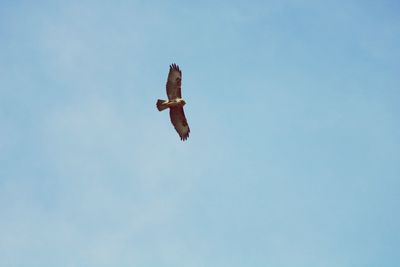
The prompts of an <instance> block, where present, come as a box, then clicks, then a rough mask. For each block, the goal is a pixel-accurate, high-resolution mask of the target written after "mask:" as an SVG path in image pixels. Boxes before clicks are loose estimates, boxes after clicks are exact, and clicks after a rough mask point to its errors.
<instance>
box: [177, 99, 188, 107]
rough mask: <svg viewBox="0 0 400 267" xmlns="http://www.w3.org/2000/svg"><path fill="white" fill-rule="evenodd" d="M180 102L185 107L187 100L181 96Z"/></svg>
mask: <svg viewBox="0 0 400 267" xmlns="http://www.w3.org/2000/svg"><path fill="white" fill-rule="evenodd" d="M178 102H179V103H180V104H181V105H182V107H183V106H184V105H186V102H185V100H183V98H180V99H179V100H178Z"/></svg>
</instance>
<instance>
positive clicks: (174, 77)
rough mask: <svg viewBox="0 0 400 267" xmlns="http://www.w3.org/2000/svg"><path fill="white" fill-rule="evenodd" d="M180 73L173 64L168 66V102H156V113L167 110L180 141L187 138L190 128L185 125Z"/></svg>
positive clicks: (177, 67) (159, 100)
mask: <svg viewBox="0 0 400 267" xmlns="http://www.w3.org/2000/svg"><path fill="white" fill-rule="evenodd" d="M181 82H182V71H181V70H180V69H179V66H178V65H176V64H175V63H174V64H172V65H170V66H169V73H168V79H167V96H168V100H161V99H158V100H157V104H156V105H157V109H158V111H163V110H164V109H167V108H169V116H170V118H171V122H172V124H173V125H174V127H175V130H176V131H177V132H178V134H179V136H180V137H181V140H182V141H185V140H186V139H187V138H188V137H189V133H190V128H189V125H188V123H187V120H186V117H185V112H184V111H183V106H184V105H185V104H186V102H185V100H183V98H182V94H181Z"/></svg>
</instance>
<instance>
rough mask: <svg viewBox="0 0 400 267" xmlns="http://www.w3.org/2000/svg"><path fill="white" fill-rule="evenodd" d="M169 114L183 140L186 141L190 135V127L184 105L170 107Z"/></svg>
mask: <svg viewBox="0 0 400 267" xmlns="http://www.w3.org/2000/svg"><path fill="white" fill-rule="evenodd" d="M169 116H170V117H171V122H172V124H173V125H174V127H175V130H176V131H177V132H178V134H179V136H180V137H181V140H183V141H185V140H186V139H187V138H188V137H189V133H190V128H189V125H188V123H187V120H186V117H185V112H184V111H183V107H175V108H170V109H169Z"/></svg>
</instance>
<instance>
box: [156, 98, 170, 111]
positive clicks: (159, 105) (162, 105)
mask: <svg viewBox="0 0 400 267" xmlns="http://www.w3.org/2000/svg"><path fill="white" fill-rule="evenodd" d="M164 102H165V101H164V100H161V99H158V100H157V109H158V111H163V110H164V109H167V108H168V105H166V104H165V103H164Z"/></svg>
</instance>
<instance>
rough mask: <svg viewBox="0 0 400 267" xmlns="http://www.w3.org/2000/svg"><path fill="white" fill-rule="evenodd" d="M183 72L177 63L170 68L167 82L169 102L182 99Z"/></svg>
mask: <svg viewBox="0 0 400 267" xmlns="http://www.w3.org/2000/svg"><path fill="white" fill-rule="evenodd" d="M181 82H182V71H181V70H180V69H179V66H178V65H176V64H175V63H174V64H172V65H170V66H169V73H168V80H167V96H168V99H169V100H173V99H176V98H182V94H181Z"/></svg>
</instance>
